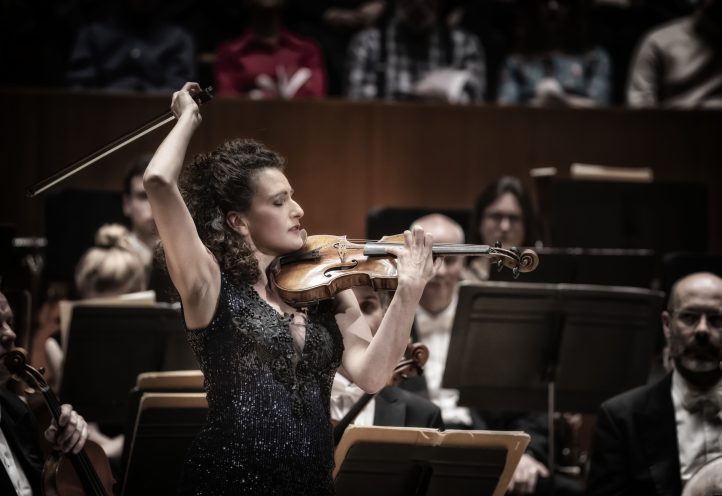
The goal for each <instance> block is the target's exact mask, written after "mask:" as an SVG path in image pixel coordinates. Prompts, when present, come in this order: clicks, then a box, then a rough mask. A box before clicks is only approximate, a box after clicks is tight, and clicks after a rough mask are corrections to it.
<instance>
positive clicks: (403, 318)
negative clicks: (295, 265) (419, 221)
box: [336, 227, 443, 393]
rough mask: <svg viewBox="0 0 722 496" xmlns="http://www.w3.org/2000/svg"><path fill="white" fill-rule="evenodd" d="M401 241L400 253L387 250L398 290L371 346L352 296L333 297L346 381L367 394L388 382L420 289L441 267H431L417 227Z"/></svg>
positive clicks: (427, 244) (429, 240) (427, 239)
mask: <svg viewBox="0 0 722 496" xmlns="http://www.w3.org/2000/svg"><path fill="white" fill-rule="evenodd" d="M404 238H405V243H404V247H402V248H393V249H389V250H388V251H389V253H391V254H392V255H394V256H395V257H396V263H397V270H398V287H397V289H396V292H395V293H394V297H393V299H392V300H391V304H390V305H389V308H388V310H387V311H386V315H384V318H383V320H382V321H381V325H380V326H379V328H378V330H377V331H376V335H375V336H374V337H373V339H371V342H369V341H368V337H370V336H371V332H370V331H369V328H368V324H367V323H366V319H365V318H364V316H363V314H362V313H361V309H360V308H359V305H358V301H357V300H356V297H355V296H354V294H353V291H351V290H348V291H344V292H342V293H340V294H339V295H337V300H338V307H337V309H338V310H337V311H338V313H337V316H336V321H337V322H338V324H339V328H340V329H341V333H342V334H343V342H344V348H345V351H344V354H343V366H344V368H345V369H346V371H347V372H348V373H349V375H350V379H351V380H352V381H353V382H354V383H355V384H356V385H357V386H359V387H360V388H361V389H363V390H364V391H366V392H369V393H374V392H376V391H378V390H380V389H381V388H383V387H384V386H385V385H386V383H387V381H388V379H389V377H391V374H392V372H393V370H394V367H395V366H396V365H397V364H398V362H399V360H400V359H401V357H402V355H403V353H404V350H405V349H406V345H407V344H408V342H409V335H410V333H411V325H412V324H413V321H414V315H415V314H416V307H417V306H418V304H419V300H420V299H421V294H422V293H423V291H424V287H425V286H426V283H427V282H428V281H429V279H431V278H432V277H433V275H434V274H435V272H436V270H437V269H438V267H439V265H440V264H441V262H442V261H443V260H442V259H441V258H439V259H437V261H436V263H433V259H432V256H431V247H432V245H433V237H432V236H431V234H424V231H423V230H422V229H421V228H420V227H415V228H414V230H413V232H409V231H406V232H405V233H404Z"/></svg>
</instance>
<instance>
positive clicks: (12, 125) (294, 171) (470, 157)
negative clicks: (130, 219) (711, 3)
mask: <svg viewBox="0 0 722 496" xmlns="http://www.w3.org/2000/svg"><path fill="white" fill-rule="evenodd" d="M0 96H1V97H2V101H3V115H4V122H3V132H2V133H0V143H1V145H2V150H3V154H2V162H1V163H0V168H1V169H2V174H1V175H0V177H1V178H2V179H0V181H1V186H0V190H1V191H2V193H1V194H0V223H10V224H14V225H15V226H16V227H17V229H18V234H20V235H35V236H42V235H43V233H44V220H43V196H42V195H41V196H40V197H38V198H34V199H28V198H26V197H25V193H24V192H25V188H27V187H28V186H29V185H31V184H32V183H34V182H35V181H37V180H38V179H41V178H43V177H45V176H46V175H48V174H50V173H51V172H54V171H56V170H58V169H60V168H61V167H63V166H65V165H67V164H68V163H70V162H72V161H73V160H75V159H77V158H79V157H81V156H83V155H85V154H87V153H89V152H91V151H93V150H94V149H96V148H98V147H100V146H102V145H104V144H105V143H106V142H108V141H110V140H112V139H114V138H116V137H117V136H119V135H121V134H123V133H125V132H127V131H129V130H131V129H133V128H135V127H136V126H138V125H139V124H141V123H143V122H144V121H145V120H147V119H149V118H151V117H153V116H155V115H157V114H158V113H160V112H163V111H164V110H165V109H167V108H168V105H169V101H170V98H169V96H168V95H129V94H108V93H100V92H66V91H37V90H34V91H26V90H10V89H4V90H0ZM167 130H168V128H165V129H163V130H158V131H155V132H154V133H152V134H150V135H148V136H146V137H144V138H142V139H140V140H139V141H138V142H136V143H133V144H132V145H130V146H128V147H127V148H126V149H123V150H122V151H120V152H118V153H116V154H114V155H112V156H110V157H108V158H107V159H105V160H104V161H103V162H102V163H100V164H97V165H96V166H93V167H92V168H90V169H88V170H86V171H84V172H82V173H80V174H78V175H76V176H75V177H74V178H72V179H71V180H69V181H67V182H66V183H64V184H63V186H62V187H64V188H71V187H72V188H92V189H115V190H119V189H120V187H121V182H122V177H123V174H124V170H125V167H126V165H127V163H128V162H129V161H130V160H131V159H132V158H134V157H136V156H137V155H139V154H140V153H142V152H145V151H152V150H154V149H155V147H157V146H158V144H159V143H160V141H161V140H162V138H163V137H164V135H165V133H166V132H167ZM720 131H722V112H709V111H662V110H627V109H615V108H612V109H598V110H570V109H531V108H500V107H496V106H470V107H452V106H446V105H433V104H386V103H351V102H343V101H316V102H314V101H306V102H303V101H299V102H275V101H271V102H254V101H248V100H243V99H238V98H217V99H216V100H215V101H214V102H212V103H210V104H208V105H207V106H205V107H204V109H203V124H202V125H201V127H200V129H199V130H198V132H197V134H196V136H195V137H194V139H193V142H192V144H191V149H190V153H189V157H190V156H191V155H192V154H194V153H197V152H200V151H207V150H210V149H211V148H212V147H214V146H216V145H218V144H220V143H221V142H223V141H224V140H227V139H231V138H234V137H239V136H242V137H252V138H256V139H258V140H260V141H262V142H264V143H266V144H267V145H269V146H270V147H271V148H273V149H275V150H276V151H278V152H280V153H281V154H282V155H284V156H285V157H286V159H287V174H288V176H289V178H290V180H291V183H292V185H293V187H294V188H295V189H296V198H297V200H298V201H299V202H300V203H301V205H302V206H303V208H304V210H305V212H306V215H305V218H304V221H303V222H304V225H305V227H306V228H307V229H308V231H309V233H334V234H341V233H342V234H348V235H350V236H353V237H362V236H364V234H365V219H366V212H367V211H368V209H369V208H371V207H376V206H398V207H418V206H424V207H431V208H469V207H471V205H472V203H473V201H474V198H475V196H476V195H477V194H478V193H479V191H481V190H482V189H483V188H484V186H485V185H487V184H488V183H489V182H491V181H493V180H495V179H496V178H498V177H499V176H501V175H503V174H512V175H517V176H519V177H521V178H522V179H523V180H524V181H526V182H527V184H529V185H531V181H530V179H529V170H530V169H531V168H534V167H540V166H556V167H558V168H559V169H560V172H561V173H562V174H565V173H566V172H567V171H568V166H569V164H571V163H573V162H585V163H595V164H606V165H614V166H628V167H642V166H643V167H651V168H652V169H653V170H654V173H655V179H657V180H663V181H691V182H701V183H706V184H708V185H709V189H710V197H709V200H710V216H709V218H710V222H709V226H710V230H709V239H710V250H711V251H713V252H722V227H721V226H720V224H721V223H722V215H721V213H722V200H720V197H719V195H718V194H717V192H718V191H720V189H721V188H722V172H720V165H722V139H720V136H721V132H720ZM674 200H675V199H674V198H670V201H674ZM89 208H92V207H89Z"/></svg>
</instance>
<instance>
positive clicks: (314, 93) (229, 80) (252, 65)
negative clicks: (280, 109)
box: [214, 0, 326, 99]
mask: <svg viewBox="0 0 722 496" xmlns="http://www.w3.org/2000/svg"><path fill="white" fill-rule="evenodd" d="M245 1H246V7H247V10H248V27H247V28H246V30H245V31H244V33H243V34H242V35H241V36H240V37H239V38H236V39H234V40H231V41H228V42H226V43H223V44H222V45H221V46H220V47H219V48H218V51H217V59H216V65H215V69H214V70H215V80H216V89H217V91H218V92H219V93H220V94H223V95H231V94H244V95H248V96H250V97H251V98H284V99H290V98H294V97H321V96H323V95H325V94H326V73H325V68H324V65H323V57H322V55H321V49H320V48H319V47H318V45H317V44H316V42H314V41H312V40H309V39H306V38H302V37H300V36H298V35H295V34H293V33H291V32H290V31H288V30H286V29H285V28H284V26H283V10H284V7H285V0H245Z"/></svg>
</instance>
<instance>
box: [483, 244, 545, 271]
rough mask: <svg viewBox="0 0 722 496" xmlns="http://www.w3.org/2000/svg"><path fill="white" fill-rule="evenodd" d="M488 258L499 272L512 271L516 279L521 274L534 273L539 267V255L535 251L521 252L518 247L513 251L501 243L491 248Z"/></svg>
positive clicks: (513, 248)
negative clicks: (505, 269) (503, 270)
mask: <svg viewBox="0 0 722 496" xmlns="http://www.w3.org/2000/svg"><path fill="white" fill-rule="evenodd" d="M488 256H489V258H490V259H491V263H492V265H494V264H495V265H496V268H497V270H499V271H501V270H502V269H503V268H504V267H507V268H509V269H511V270H512V273H513V274H514V278H517V277H519V274H520V273H521V272H531V271H533V270H534V269H536V268H537V266H538V265H539V255H537V254H536V252H535V251H534V250H529V249H526V250H524V251H519V248H517V247H516V246H514V247H512V248H511V249H506V248H502V246H501V243H500V242H499V241H497V242H496V245H494V246H493V247H489V254H488Z"/></svg>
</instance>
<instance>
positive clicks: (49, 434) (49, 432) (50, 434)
mask: <svg viewBox="0 0 722 496" xmlns="http://www.w3.org/2000/svg"><path fill="white" fill-rule="evenodd" d="M54 422H55V421H53V423H54ZM57 437H58V428H57V427H56V426H55V425H51V426H50V427H48V428H47V429H45V439H46V440H47V441H48V442H49V443H51V444H55V440H56V439H57Z"/></svg>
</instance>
